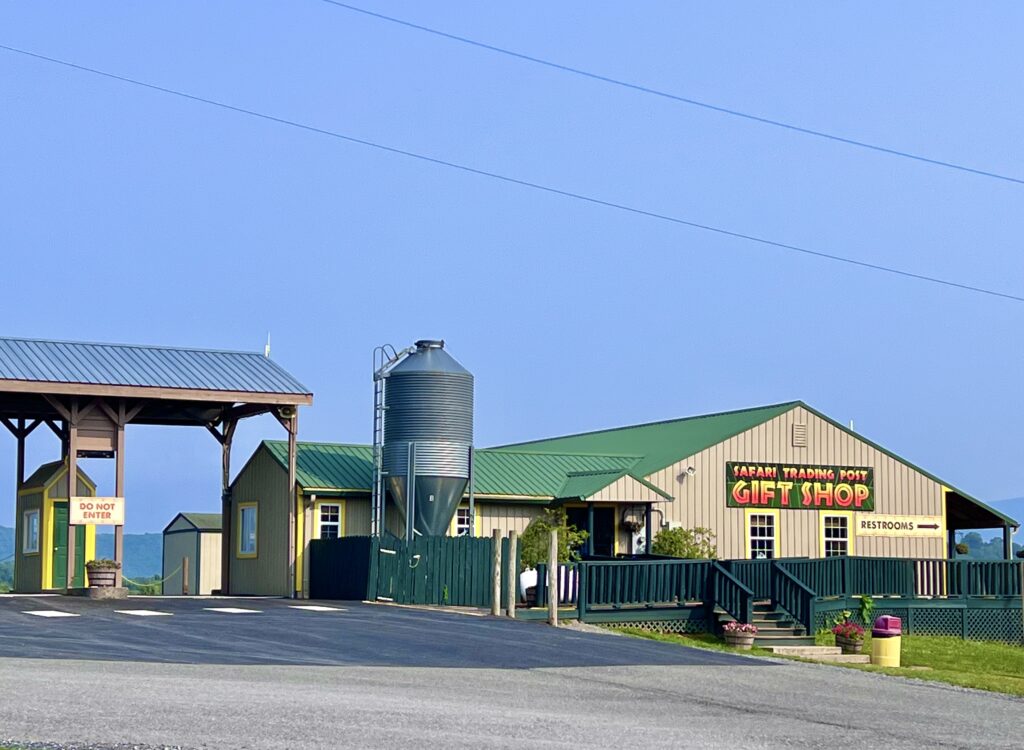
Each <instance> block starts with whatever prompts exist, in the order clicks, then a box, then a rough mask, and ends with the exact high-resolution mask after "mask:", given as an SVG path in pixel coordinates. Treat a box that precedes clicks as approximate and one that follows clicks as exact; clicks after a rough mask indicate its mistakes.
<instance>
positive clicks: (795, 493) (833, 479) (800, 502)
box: [725, 461, 875, 512]
mask: <svg viewBox="0 0 1024 750" xmlns="http://www.w3.org/2000/svg"><path fill="white" fill-rule="evenodd" d="M874 485H875V472H874V469H871V468H864V467H859V466H809V465H807V464H760V463H758V464H755V463H742V462H739V461H728V462H726V464H725V486H726V505H727V506H729V507H730V508H789V509H793V510H822V509H839V510H859V511H863V512H871V511H873V510H874V509H875V491H874Z"/></svg>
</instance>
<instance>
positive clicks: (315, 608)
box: [288, 604, 348, 612]
mask: <svg viewBox="0 0 1024 750" xmlns="http://www.w3.org/2000/svg"><path fill="white" fill-rule="evenodd" d="M288 608H289V609H304V610H306V611H307V612H347V611H348V610H347V609H345V608H344V607H325V606H324V605H322V604H289V605H288Z"/></svg>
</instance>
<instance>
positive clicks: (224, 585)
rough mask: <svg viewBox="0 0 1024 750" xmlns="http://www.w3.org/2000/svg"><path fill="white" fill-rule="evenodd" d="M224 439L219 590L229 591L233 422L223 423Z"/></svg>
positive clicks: (231, 553) (231, 544)
mask: <svg viewBox="0 0 1024 750" xmlns="http://www.w3.org/2000/svg"><path fill="white" fill-rule="evenodd" d="M223 434H224V440H223V441H222V442H221V459H220V461H221V463H220V470H221V475H220V487H221V492H220V504H221V520H220V524H221V542H220V591H221V593H222V594H225V595H228V594H230V593H231V558H232V556H233V554H234V549H235V545H234V542H233V541H232V537H231V529H232V526H233V525H234V524H233V521H234V519H233V517H232V515H233V513H232V505H231V440H232V438H234V435H235V422H228V423H226V424H225V425H224V433H223Z"/></svg>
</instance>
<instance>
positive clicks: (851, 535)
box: [818, 510, 857, 557]
mask: <svg viewBox="0 0 1024 750" xmlns="http://www.w3.org/2000/svg"><path fill="white" fill-rule="evenodd" d="M835 517H840V518H845V519H846V534H847V537H846V538H847V544H846V554H847V555H855V554H857V553H856V552H855V551H854V550H855V549H856V544H855V537H856V530H855V529H856V527H857V524H856V522H855V521H854V514H853V511H852V510H820V511H818V557H824V556H825V519H826V518H835Z"/></svg>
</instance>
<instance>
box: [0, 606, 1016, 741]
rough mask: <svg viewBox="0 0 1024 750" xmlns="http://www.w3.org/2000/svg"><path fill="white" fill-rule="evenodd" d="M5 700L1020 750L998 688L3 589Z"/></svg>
mask: <svg viewBox="0 0 1024 750" xmlns="http://www.w3.org/2000/svg"><path fill="white" fill-rule="evenodd" d="M308 604H314V606H315V605H321V606H323V607H327V608H328V609H318V610H309V609H293V606H295V605H300V606H303V605H308ZM211 607H212V608H219V609H224V608H227V609H232V610H248V611H216V610H214V609H209V608H211ZM119 610H121V611H119ZM131 610H136V611H137V610H148V611H157V612H163V613H165V614H149V615H140V614H128V613H126V611H131ZM33 612H51V613H52V612H61V613H63V616H61V615H58V616H53V615H52V614H51V615H46V616H44V615H41V614H28V613H33ZM0 696H2V699H0V746H6V745H15V746H18V745H25V744H28V743H46V744H44V745H38V746H39V747H54V748H90V750H92V749H94V748H113V747H117V748H122V747H133V748H143V747H144V748H150V747H182V748H272V749H274V750H284V749H285V748H307V747H308V748H338V747H380V748H391V747H403V746H404V747H416V748H450V747H460V748H479V747H503V748H504V747H507V748H516V750H519V749H521V748H522V747H523V746H529V747H565V748H578V747H580V746H581V745H585V746H590V747H615V748H622V747H643V748H645V749H647V748H729V749H730V750H734V749H735V748H774V747H785V748H821V747H835V746H844V747H845V746H854V747H885V748H887V750H909V749H910V748H922V747H928V748H968V747H969V748H1004V749H1007V750H1008V749H1010V748H1019V747H1021V746H1024V741H1022V740H1024V736H1022V730H1021V728H1020V726H1021V724H1020V718H1021V716H1024V701H1021V700H1019V699H1014V698H1009V697H1006V696H1000V695H995V694H989V693H980V692H975V691H966V690H959V689H956V688H950V687H948V686H943V685H939V684H934V683H925V682H919V681H913V680H904V679H898V678H887V677H882V676H878V675H873V674H867V673H863V672H856V671H852V670H844V669H841V668H837V667H830V666H823V665H813V664H801V663H794V662H778V661H771V660H763V659H753V658H748V657H743V656H739V655H735V654H723V653H717V652H710V651H705V650H698V649H691V648H685V647H681V646H677V645H672V644H663V643H656V642H651V641H646V640H640V639H633V638H629V637H624V636H616V635H609V634H604V633H592V632H581V631H576V630H572V629H557V630H556V629H553V628H550V627H548V626H546V625H543V624H540V623H526V622H521V621H519V622H512V621H508V620H504V619H492V618H489V617H472V616H467V615H463V614H452V613H446V612H438V611H426V610H419V609H406V608H398V607H389V606H377V605H367V604H361V603H335V602H318V603H308V602H289V601H284V600H277V599H245V600H240V599H233V600H225V599H205V600H188V599H177V600H175V599H166V600H165V599H132V600H129V601H128V602H127V603H124V602H119V603H116V604H114V603H98V602H90V601H84V600H72V599H67V598H63V597H33V598H3V597H0Z"/></svg>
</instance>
